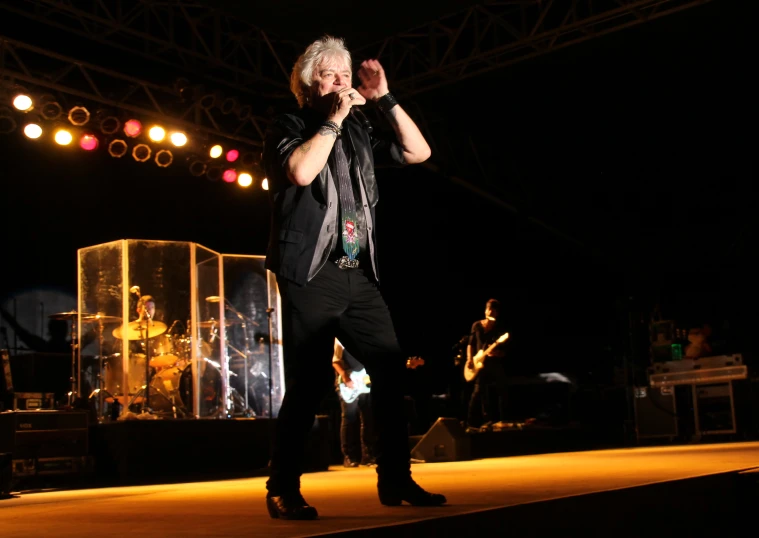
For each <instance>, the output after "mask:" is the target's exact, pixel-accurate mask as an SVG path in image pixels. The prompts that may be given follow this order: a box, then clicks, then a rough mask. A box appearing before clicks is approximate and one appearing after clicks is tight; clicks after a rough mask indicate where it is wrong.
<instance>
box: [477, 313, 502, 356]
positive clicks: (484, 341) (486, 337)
mask: <svg viewBox="0 0 759 538" xmlns="http://www.w3.org/2000/svg"><path fill="white" fill-rule="evenodd" d="M505 332H508V330H507V329H506V327H504V325H503V324H502V323H501V322H500V321H499V320H496V322H495V324H494V325H493V328H492V329H490V331H488V332H485V328H484V327H483V326H482V321H479V320H478V321H475V322H474V324H473V325H472V331H471V333H470V334H469V345H470V346H472V356H474V355H475V354H476V353H477V352H478V351H480V350H481V349H485V348H486V347H488V346H489V345H490V344H492V343H493V342H495V341H496V340H498V337H499V336H501V335H502V334H503V333H505ZM504 343H505V342H504Z"/></svg>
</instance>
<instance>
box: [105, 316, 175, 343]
mask: <svg viewBox="0 0 759 538" xmlns="http://www.w3.org/2000/svg"><path fill="white" fill-rule="evenodd" d="M122 328H123V327H116V328H115V329H113V336H114V337H115V338H119V339H120V338H122ZM166 329H167V327H166V324H165V323H163V322H161V321H153V320H151V321H150V325H148V321H147V320H142V321H140V320H137V321H133V322H131V323H129V325H127V326H126V337H127V340H144V339H145V337H146V336H148V337H149V338H153V337H154V336H160V335H162V334H163V333H165V332H166ZM146 332H147V334H146Z"/></svg>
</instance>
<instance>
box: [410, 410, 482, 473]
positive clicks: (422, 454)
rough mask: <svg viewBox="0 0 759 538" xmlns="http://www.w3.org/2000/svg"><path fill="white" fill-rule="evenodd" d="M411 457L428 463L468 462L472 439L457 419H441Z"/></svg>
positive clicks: (423, 437) (414, 449) (420, 442)
mask: <svg viewBox="0 0 759 538" xmlns="http://www.w3.org/2000/svg"><path fill="white" fill-rule="evenodd" d="M411 457H412V458H414V459H417V460H422V461H424V462H426V463H431V462H440V461H461V460H468V459H470V457H471V443H470V439H469V436H468V435H467V434H466V432H465V431H464V428H463V427H462V426H461V424H459V421H458V420H457V419H455V418H444V417H440V418H438V419H437V420H436V421H435V423H434V424H433V425H432V427H431V428H430V429H429V431H428V432H427V433H426V434H424V436H422V438H421V439H420V440H419V442H418V443H417V444H416V446H415V447H414V448H413V449H412V450H411Z"/></svg>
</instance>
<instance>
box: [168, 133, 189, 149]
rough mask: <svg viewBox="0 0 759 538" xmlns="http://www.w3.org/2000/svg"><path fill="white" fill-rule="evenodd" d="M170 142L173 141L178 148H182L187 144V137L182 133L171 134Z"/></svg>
mask: <svg viewBox="0 0 759 538" xmlns="http://www.w3.org/2000/svg"><path fill="white" fill-rule="evenodd" d="M169 140H171V143H172V144H174V145H175V146H176V147H178V148H181V147H182V146H184V145H185V144H187V135H186V134H184V133H180V132H176V133H171V135H169Z"/></svg>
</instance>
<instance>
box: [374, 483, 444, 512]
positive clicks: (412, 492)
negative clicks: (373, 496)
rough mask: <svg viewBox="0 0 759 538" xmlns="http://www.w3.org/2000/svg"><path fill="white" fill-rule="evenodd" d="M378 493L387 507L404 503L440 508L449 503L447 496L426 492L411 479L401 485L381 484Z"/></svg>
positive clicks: (378, 485)
mask: <svg viewBox="0 0 759 538" xmlns="http://www.w3.org/2000/svg"><path fill="white" fill-rule="evenodd" d="M377 492H378V493H379V500H380V502H381V503H382V504H384V505H385V506H399V505H400V504H401V503H402V502H403V501H405V502H407V503H409V504H410V505H412V506H440V505H441V504H445V503H446V502H447V499H446V498H445V495H441V494H440V493H430V492H429V491H425V490H424V489H422V487H421V486H420V485H419V484H417V483H416V482H414V481H413V480H412V479H411V478H409V479H408V480H407V481H404V482H402V483H400V484H398V483H389V484H388V483H383V482H379V483H378V484H377Z"/></svg>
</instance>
